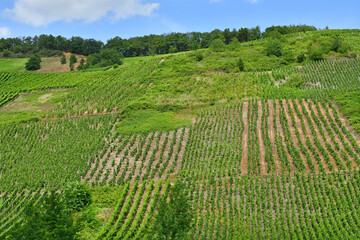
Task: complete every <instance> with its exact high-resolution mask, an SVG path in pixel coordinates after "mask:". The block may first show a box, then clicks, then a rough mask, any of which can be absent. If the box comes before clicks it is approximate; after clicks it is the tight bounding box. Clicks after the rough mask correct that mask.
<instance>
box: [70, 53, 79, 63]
mask: <svg viewBox="0 0 360 240" xmlns="http://www.w3.org/2000/svg"><path fill="white" fill-rule="evenodd" d="M69 62H70V64H75V63H77V58H76V56H75V55H74V54H71V56H70V60H69Z"/></svg>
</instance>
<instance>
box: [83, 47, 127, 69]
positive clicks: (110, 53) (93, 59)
mask: <svg viewBox="0 0 360 240" xmlns="http://www.w3.org/2000/svg"><path fill="white" fill-rule="evenodd" d="M122 59H123V55H122V54H121V53H120V52H118V51H117V50H115V49H109V48H105V49H103V50H101V52H100V53H94V54H92V55H89V56H88V58H87V64H88V66H89V67H107V66H113V65H114V64H119V65H121V64H122V63H123V61H122Z"/></svg>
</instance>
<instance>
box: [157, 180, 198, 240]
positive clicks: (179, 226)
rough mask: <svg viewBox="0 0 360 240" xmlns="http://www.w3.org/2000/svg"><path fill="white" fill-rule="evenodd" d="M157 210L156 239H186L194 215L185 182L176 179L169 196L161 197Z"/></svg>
mask: <svg viewBox="0 0 360 240" xmlns="http://www.w3.org/2000/svg"><path fill="white" fill-rule="evenodd" d="M167 198H168V199H167ZM156 210H157V214H156V215H155V222H154V225H153V232H154V236H155V239H184V237H185V236H186V233H187V231H188V230H189V229H190V226H191V222H192V218H193V217H194V213H193V210H192V207H191V205H190V200H189V197H188V196H187V191H186V186H185V184H184V183H182V182H180V181H176V182H175V183H174V185H173V186H172V187H171V190H170V193H169V196H164V197H162V198H160V200H159V202H158V204H157V207H156Z"/></svg>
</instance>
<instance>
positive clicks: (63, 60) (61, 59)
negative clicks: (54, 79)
mask: <svg viewBox="0 0 360 240" xmlns="http://www.w3.org/2000/svg"><path fill="white" fill-rule="evenodd" d="M60 63H61V64H66V56H65V55H64V54H63V55H62V56H61V58H60Z"/></svg>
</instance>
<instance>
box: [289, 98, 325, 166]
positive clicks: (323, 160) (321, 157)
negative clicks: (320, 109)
mask: <svg viewBox="0 0 360 240" xmlns="http://www.w3.org/2000/svg"><path fill="white" fill-rule="evenodd" d="M293 104H296V105H297V106H298V109H299V111H300V113H301V117H302V118H303V120H304V125H305V128H306V136H308V137H309V140H310V142H311V144H312V146H314V148H315V149H316V150H317V151H316V152H317V153H318V154H319V156H320V160H321V161H320V162H321V165H322V166H323V167H324V169H325V171H326V172H329V167H328V165H327V163H326V161H325V159H324V156H323V155H322V154H321V151H320V149H319V148H318V147H317V146H316V145H315V136H314V135H313V134H312V132H311V130H310V129H311V128H310V124H311V123H309V122H308V120H307V118H306V117H305V114H304V112H303V109H302V107H301V104H300V101H299V100H298V99H296V100H295V102H293ZM315 131H316V129H315ZM318 134H320V133H318ZM315 161H316V160H315ZM319 167H320V166H319Z"/></svg>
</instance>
